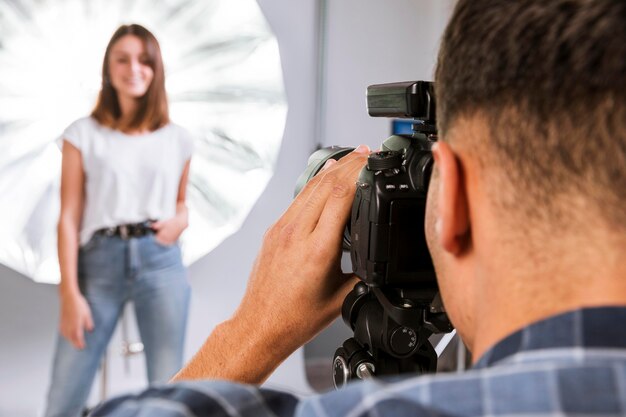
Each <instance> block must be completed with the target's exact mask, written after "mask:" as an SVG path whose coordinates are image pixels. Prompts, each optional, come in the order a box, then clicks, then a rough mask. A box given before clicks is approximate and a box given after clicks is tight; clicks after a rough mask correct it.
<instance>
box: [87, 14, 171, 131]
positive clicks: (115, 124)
mask: <svg viewBox="0 0 626 417" xmlns="http://www.w3.org/2000/svg"><path fill="white" fill-rule="evenodd" d="M126 35H134V36H136V37H138V38H139V39H141V40H142V41H143V43H144V45H145V47H146V53H147V54H148V65H150V67H151V68H152V70H153V71H154V77H153V79H152V82H151V83H150V87H148V91H146V93H145V94H144V95H143V96H142V97H140V98H139V99H138V100H139V103H138V104H139V105H138V107H137V112H136V113H135V115H134V117H133V118H132V119H131V120H129V121H127V122H125V123H122V122H121V116H122V112H121V109H120V105H119V101H118V98H117V92H116V91H115V89H114V88H113V86H112V85H111V81H110V80H111V77H110V73H109V58H110V53H111V48H112V47H113V45H114V44H115V42H117V41H118V40H119V39H120V38H121V37H123V36H126ZM91 116H92V117H93V118H94V119H96V120H97V121H98V122H99V123H100V124H102V125H104V126H107V127H110V128H112V129H117V130H121V131H133V130H146V129H147V130H149V131H154V130H156V129H158V128H160V127H162V126H164V125H166V124H167V123H168V122H169V120H170V118H169V111H168V105H167V94H166V93H165V73H164V71H163V59H162V58H161V48H160V47H159V43H158V41H157V40H156V38H155V37H154V35H153V34H152V33H151V32H150V31H149V30H148V29H146V28H144V27H143V26H141V25H137V24H132V25H123V26H120V27H119V29H117V30H116V31H115V33H114V34H113V36H112V37H111V40H110V41H109V44H108V45H107V49H106V52H105V54H104V61H103V63H102V88H101V89H100V94H99V95H98V101H97V103H96V107H95V108H94V109H93V111H92V112H91Z"/></svg>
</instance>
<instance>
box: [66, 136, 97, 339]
mask: <svg viewBox="0 0 626 417" xmlns="http://www.w3.org/2000/svg"><path fill="white" fill-rule="evenodd" d="M83 187H84V173H83V161H82V156H81V154H80V151H79V150H78V149H77V148H76V147H75V146H74V145H72V144H70V143H69V142H68V141H63V163H62V168H61V215H60V216H59V224H58V229H57V232H58V242H57V247H58V255H59V265H60V267H61V283H60V284H59V297H60V301H61V320H60V330H61V334H62V335H63V336H64V337H65V338H66V339H68V340H69V341H70V342H71V343H72V344H73V345H74V346H75V347H77V348H79V349H82V348H84V347H85V339H84V329H87V330H90V331H91V330H93V320H92V318H91V311H90V309H89V306H88V304H87V302H86V300H85V298H84V297H83V296H82V294H81V293H80V290H79V288H78V231H79V227H80V221H81V218H82V212H83V202H84V189H83Z"/></svg>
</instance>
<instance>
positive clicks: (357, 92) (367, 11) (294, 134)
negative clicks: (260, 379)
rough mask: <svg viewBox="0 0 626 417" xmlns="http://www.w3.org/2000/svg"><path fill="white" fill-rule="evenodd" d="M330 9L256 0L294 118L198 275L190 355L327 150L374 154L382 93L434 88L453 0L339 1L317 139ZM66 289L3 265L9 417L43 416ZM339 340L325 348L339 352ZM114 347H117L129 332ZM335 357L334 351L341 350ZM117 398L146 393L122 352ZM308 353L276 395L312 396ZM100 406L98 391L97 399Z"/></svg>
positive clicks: (1, 343)
mask: <svg viewBox="0 0 626 417" xmlns="http://www.w3.org/2000/svg"><path fill="white" fill-rule="evenodd" d="M319 1H320V0H299V1H288V0H258V2H259V4H260V6H261V8H262V9H263V11H264V13H265V14H266V16H267V18H268V21H269V22H270V24H271V26H272V27H273V29H274V30H275V32H276V34H277V37H278V40H279V45H280V48H281V54H282V58H283V69H284V74H285V85H286V91H287V96H288V102H289V113H288V118H287V125H286V128H285V136H284V141H283V145H282V148H281V152H280V155H279V158H278V162H277V166H276V171H275V175H274V177H273V179H272V180H271V181H270V183H269V185H268V187H267V189H266V190H265V192H264V193H263V195H262V196H261V198H260V199H259V201H258V202H257V204H256V205H255V207H254V209H253V210H252V212H251V213H250V216H249V217H248V219H247V220H246V222H245V223H244V225H243V226H242V229H241V230H240V231H239V232H237V233H235V234H234V235H233V236H231V237H230V238H228V239H227V240H226V241H225V242H224V243H223V244H221V245H220V246H219V247H218V248H217V249H215V250H214V251H213V252H212V253H210V254H208V255H207V256H205V257H204V258H202V259H201V260H200V261H198V262H197V263H195V264H194V265H192V266H191V268H190V271H189V272H190V280H191V284H192V287H193V297H192V308H191V313H190V320H189V327H188V338H187V355H188V357H189V356H191V354H192V353H193V352H194V351H195V350H196V349H197V348H198V346H200V344H201V343H202V342H203V341H204V339H205V337H206V335H208V333H209V332H210V331H211V329H212V328H213V326H214V325H215V324H217V323H219V322H220V321H222V320H224V319H225V318H227V317H228V316H229V315H230V313H231V312H232V311H233V310H234V308H235V306H236V305H237V303H238V301H239V299H240V298H241V296H242V294H243V290H244V288H245V282H246V280H247V277H248V274H249V271H250V268H251V265H252V262H253V260H254V258H255V256H256V252H257V250H258V248H259V246H260V242H261V239H262V236H263V233H264V231H265V230H266V229H267V228H268V227H269V226H270V225H271V224H272V223H273V222H274V221H275V220H276V219H277V218H278V216H279V215H280V214H281V213H282V212H283V211H284V209H285V207H286V206H287V205H288V204H289V202H290V201H291V198H292V191H293V186H294V184H295V181H296V178H297V177H298V175H299V174H300V172H301V171H302V170H303V169H304V168H305V164H306V160H307V157H308V155H309V154H310V152H311V151H313V150H314V148H315V146H316V144H317V143H321V144H324V145H329V144H346V145H356V144H358V143H366V144H369V145H370V146H372V147H376V146H378V145H379V144H380V142H381V141H382V140H383V139H384V138H385V137H386V136H387V134H388V130H389V127H388V126H389V124H388V121H387V120H384V119H370V118H369V117H368V116H367V113H366V111H365V87H366V86H367V85H368V84H372V83H382V82H392V81H401V80H411V79H430V78H431V74H432V68H433V65H434V56H435V55H434V51H435V50H436V48H437V41H438V38H439V36H440V33H441V31H442V28H443V25H444V23H445V20H446V18H447V16H448V13H449V8H450V5H451V4H452V2H453V0H412V1H411V0H386V1H380V0H329V1H328V4H327V21H326V22H327V26H326V28H327V32H326V39H327V41H328V44H327V48H326V50H325V58H326V60H325V70H324V74H325V76H326V77H327V78H326V84H325V85H326V88H325V94H324V95H323V96H322V97H323V98H324V104H325V107H324V109H323V112H322V113H321V115H322V120H323V121H324V124H323V126H322V129H321V132H322V133H321V135H319V137H316V134H315V132H316V129H317V127H316V119H315V115H316V112H315V109H316V100H317V89H316V83H317V75H318V73H317V70H318V61H317V51H318V49H317V44H316V42H317V35H318V34H317V9H318V5H319ZM57 309H58V305H57V300H56V288H54V287H52V286H46V285H42V284H34V283H32V282H30V281H29V280H27V279H25V278H23V277H21V276H19V275H18V274H16V273H14V272H12V271H10V270H9V269H7V268H3V267H0V387H1V389H0V416H5V415H6V416H13V417H19V416H34V415H35V414H36V412H37V411H38V410H41V407H43V399H44V395H45V389H46V386H47V378H48V372H49V366H50V360H51V354H52V346H53V338H54V333H55V328H56V321H57V314H58V313H57ZM339 342H340V341H339V340H335V338H334V337H330V338H328V336H322V337H321V338H320V340H318V341H317V343H318V344H320V343H321V344H322V345H324V346H325V345H330V346H333V345H335V344H337V343H339ZM113 343H114V346H118V344H117V343H119V334H117V335H116V336H115V339H114V341H113ZM333 350H334V348H333ZM111 357H112V361H111V362H112V363H111V366H110V369H111V375H110V379H109V385H110V392H112V393H115V392H120V391H124V390H127V389H129V388H134V387H138V386H141V385H142V384H143V375H142V371H143V365H142V363H141V358H140V357H137V358H133V359H132V361H131V375H130V377H125V376H124V372H123V366H122V365H123V364H122V362H121V359H120V356H119V355H118V354H117V353H115V352H113V353H112V354H111ZM303 362H304V360H303V351H302V350H299V351H297V352H296V353H295V354H294V355H292V357H291V358H289V359H288V360H287V361H286V362H285V363H284V364H283V365H282V366H281V367H280V368H279V369H278V370H277V371H276V372H275V374H274V375H273V376H272V377H271V378H270V380H269V381H268V385H271V386H274V387H289V388H290V389H295V390H296V391H299V392H307V391H309V386H308V385H307V383H306V381H305V377H304V364H303ZM92 397H93V398H94V399H97V398H98V396H97V393H95V394H94V395H93V396H92Z"/></svg>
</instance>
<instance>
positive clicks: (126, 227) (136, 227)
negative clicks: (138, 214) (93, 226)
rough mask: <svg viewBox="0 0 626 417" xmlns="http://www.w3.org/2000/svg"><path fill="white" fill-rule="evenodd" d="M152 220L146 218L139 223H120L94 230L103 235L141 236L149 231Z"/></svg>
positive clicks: (128, 237) (150, 230)
mask: <svg viewBox="0 0 626 417" xmlns="http://www.w3.org/2000/svg"><path fill="white" fill-rule="evenodd" d="M154 222H155V221H154V220H146V221H144V222H141V223H130V224H120V225H119V226H113V227H105V228H103V229H99V230H96V232H95V233H96V234H98V235H104V236H119V237H121V238H122V239H130V238H131V237H142V236H145V235H148V234H151V233H154V230H152V224H153V223H154Z"/></svg>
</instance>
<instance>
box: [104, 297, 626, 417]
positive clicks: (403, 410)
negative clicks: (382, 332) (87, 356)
mask: <svg viewBox="0 0 626 417" xmlns="http://www.w3.org/2000/svg"><path fill="white" fill-rule="evenodd" d="M625 324H626V308H621V307H603V308H591V309H584V310H577V311H573V312H569V313H565V314H561V315H559V316H555V317H552V318H549V319H547V320H543V321H541V322H538V323H535V324H533V325H531V326H529V327H527V328H525V329H523V330H521V331H519V332H517V333H515V334H513V335H511V336H509V337H507V338H506V339H504V340H502V341H501V342H500V343H498V344H497V345H496V346H495V347H493V348H492V349H491V350H490V351H488V352H487V353H486V354H485V355H484V356H483V357H482V358H481V359H480V361H479V362H478V363H477V364H476V365H475V366H474V368H473V369H472V370H470V371H467V372H465V373H462V374H441V375H432V376H419V377H410V378H399V377H396V378H395V381H389V380H388V381H383V380H379V379H375V380H371V381H366V382H355V383H352V384H350V385H348V386H347V387H346V388H344V389H342V390H340V391H333V392H329V393H326V394H321V395H316V396H312V397H306V398H297V397H295V396H294V395H291V394H288V393H284V392H278V391H272V390H268V389H262V388H257V387H253V386H245V385H237V384H232V383H227V382H219V381H200V382H181V383H177V384H173V385H169V386H164V387H159V388H151V389H148V390H146V391H144V392H143V393H141V394H139V395H129V396H125V397H119V398H117V399H113V400H111V401H108V402H107V403H105V404H104V405H102V406H101V407H100V408H98V409H96V410H95V411H94V413H93V414H92V415H93V416H94V417H97V416H109V417H127V416H151V417H175V416H198V417H200V416H229V417H231V416H232V417H235V416H237V417H248V416H250V417H251V416H279V417H283V416H297V417H309V416H321V417H338V416H349V417H357V416H366V415H367V416H370V415H371V416H374V417H377V416H381V417H382V416H393V417H404V416H407V417H408V416H521V415H533V416H540V415H541V416H564V415H578V416H582V415H602V416H626V329H625V328H624V327H622V326H624V325H625Z"/></svg>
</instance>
